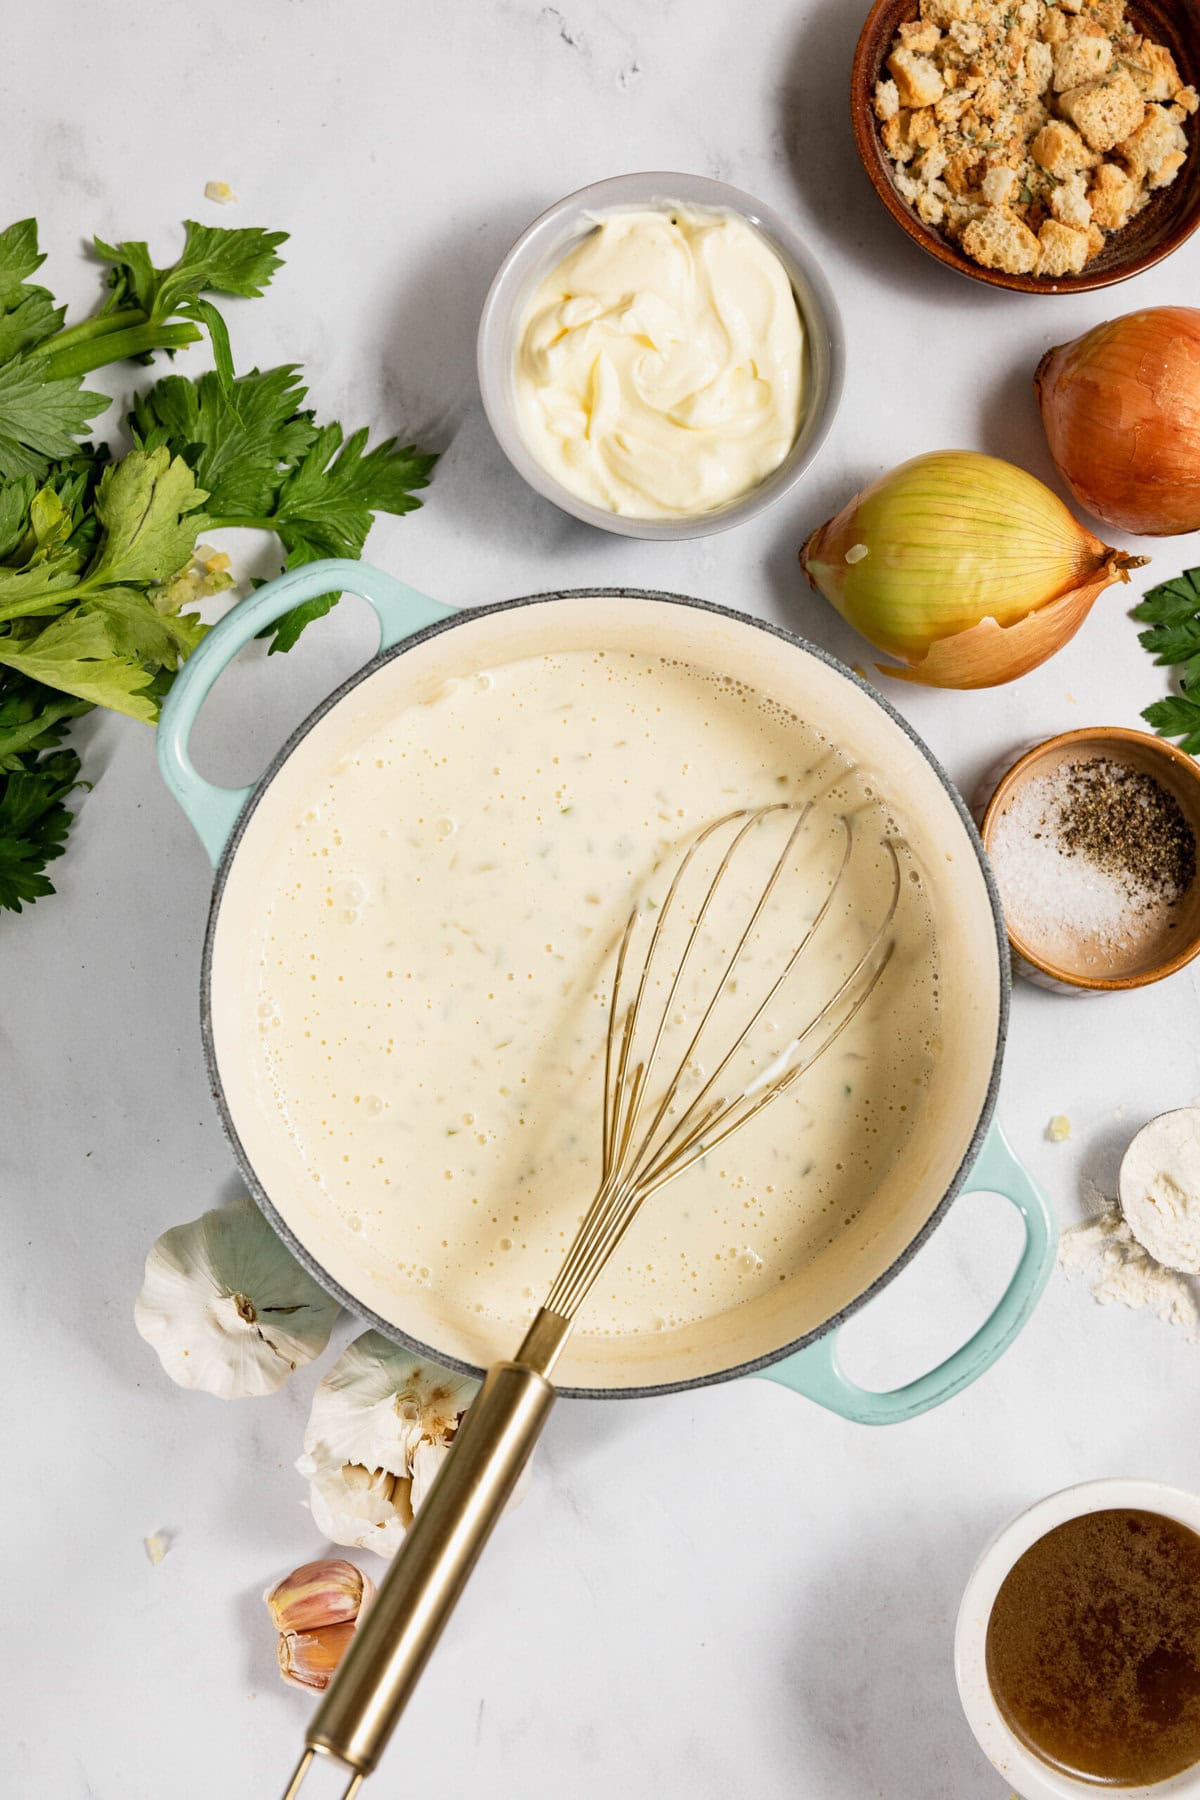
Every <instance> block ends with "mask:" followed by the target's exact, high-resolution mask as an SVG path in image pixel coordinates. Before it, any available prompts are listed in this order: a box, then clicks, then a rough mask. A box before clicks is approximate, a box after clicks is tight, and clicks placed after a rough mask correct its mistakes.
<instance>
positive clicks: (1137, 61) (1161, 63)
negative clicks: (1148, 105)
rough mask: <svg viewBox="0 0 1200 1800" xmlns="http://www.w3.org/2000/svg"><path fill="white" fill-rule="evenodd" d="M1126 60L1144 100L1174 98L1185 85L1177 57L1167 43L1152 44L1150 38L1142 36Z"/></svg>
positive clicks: (1126, 64)
mask: <svg viewBox="0 0 1200 1800" xmlns="http://www.w3.org/2000/svg"><path fill="white" fill-rule="evenodd" d="M1124 60H1125V66H1126V68H1127V69H1128V70H1129V73H1130V74H1131V75H1132V76H1133V79H1134V80H1135V81H1136V82H1137V84H1138V89H1139V91H1140V93H1141V96H1142V98H1143V100H1173V99H1174V98H1175V96H1176V94H1177V93H1178V92H1179V90H1180V88H1181V87H1182V86H1183V82H1182V81H1181V80H1180V77H1179V70H1178V69H1177V68H1176V67H1175V58H1174V57H1173V56H1172V55H1171V52H1170V51H1169V50H1168V49H1167V46H1166V45H1165V44H1152V43H1151V42H1150V41H1149V39H1148V38H1142V39H1141V40H1140V41H1139V43H1138V46H1137V48H1136V50H1134V51H1133V52H1132V53H1131V54H1130V55H1129V56H1127V57H1126V58H1125V59H1124Z"/></svg>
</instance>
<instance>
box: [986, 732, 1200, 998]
mask: <svg viewBox="0 0 1200 1800" xmlns="http://www.w3.org/2000/svg"><path fill="white" fill-rule="evenodd" d="M1100 756H1104V757H1108V758H1109V759H1111V760H1112V761H1113V762H1121V763H1125V764H1127V765H1128V766H1129V767H1131V768H1134V769H1139V770H1141V771H1143V772H1144V773H1145V774H1147V775H1152V776H1153V777H1154V779H1155V781H1157V782H1158V783H1159V784H1160V785H1161V786H1162V787H1164V788H1165V789H1166V790H1167V792H1168V793H1170V794H1172V795H1173V796H1174V798H1175V800H1176V801H1177V802H1178V804H1179V808H1180V810H1181V812H1182V813H1183V816H1184V818H1185V819H1186V820H1187V822H1188V824H1189V825H1190V826H1191V829H1192V833H1193V835H1194V837H1195V839H1196V845H1197V853H1198V855H1200V763H1197V762H1196V761H1195V760H1194V759H1193V758H1192V757H1190V756H1186V755H1185V754H1184V752H1183V751H1182V750H1177V749H1176V747H1175V745H1174V744H1169V743H1167V742H1166V740H1165V739H1164V738H1159V737H1151V736H1150V734H1149V732H1146V731H1129V730H1127V729H1126V728H1125V727H1124V726H1120V725H1097V726H1092V727H1088V728H1086V729H1084V730H1082V731H1064V732H1060V734H1059V735H1058V737H1052V738H1047V739H1046V741H1045V743H1042V744H1035V745H1034V747H1033V749H1032V750H1027V751H1026V752H1025V754H1024V755H1023V756H1022V757H1020V758H1019V760H1018V761H1017V762H1015V763H1014V764H1013V765H1012V767H1011V768H1010V769H1009V771H1008V773H1007V774H1006V775H1004V776H1002V777H1001V779H1000V782H999V784H998V786H997V787H996V789H995V791H994V793H993V794H992V797H991V799H990V800H989V801H988V803H987V807H986V809H985V811H984V815H983V822H982V824H981V825H980V836H981V837H982V838H983V847H984V849H985V850H986V851H987V852H988V854H989V856H990V855H991V847H992V838H993V836H994V834H995V830H996V825H997V822H998V821H999V819H1000V816H1001V814H1002V813H1003V812H1004V811H1005V809H1006V808H1007V806H1008V804H1009V802H1010V801H1011V800H1012V798H1013V796H1014V794H1015V793H1016V792H1017V790H1018V789H1019V788H1021V787H1022V786H1024V784H1025V782H1026V781H1028V780H1029V778H1030V777H1031V776H1033V775H1048V774H1050V773H1051V772H1052V771H1053V770H1054V769H1055V768H1057V767H1058V765H1059V764H1060V763H1064V762H1086V761H1088V760H1089V759H1091V758H1094V757H1100ZM1001 899H1003V892H1002V893H1001ZM1008 941H1009V943H1010V945H1011V946H1012V949H1013V953H1014V956H1015V957H1016V959H1017V966H1018V972H1019V973H1021V974H1024V975H1026V976H1028V978H1029V979H1030V980H1031V981H1033V982H1034V983H1036V985H1037V986H1039V987H1048V988H1053V989H1054V990H1055V991H1056V992H1059V993H1093V994H1095V993H1111V992H1113V991H1114V990H1118V989H1125V988H1138V987H1149V985H1150V983H1151V982H1153V981H1162V980H1163V978H1164V977H1165V976H1167V975H1174V974H1175V973H1176V972H1177V970H1179V969H1182V968H1183V967H1184V966H1185V965H1186V964H1187V963H1190V962H1191V960H1192V958H1193V957H1194V956H1196V955H1200V873H1197V875H1196V876H1195V877H1194V879H1193V881H1192V885H1191V887H1190V888H1189V889H1188V891H1187V893H1186V894H1185V895H1184V896H1183V897H1182V899H1181V900H1180V901H1179V903H1178V907H1177V911H1176V915H1175V921H1174V923H1173V925H1172V926H1171V927H1169V928H1168V929H1167V930H1164V931H1163V932H1161V933H1160V934H1159V935H1158V937H1157V938H1154V939H1151V940H1150V941H1149V942H1148V943H1143V944H1141V945H1139V946H1137V947H1135V948H1133V949H1129V950H1114V951H1112V952H1110V953H1109V955H1108V958H1107V960H1106V961H1105V962H1103V963H1097V962H1096V961H1094V960H1093V961H1089V962H1088V963H1087V964H1086V965H1085V964H1084V963H1082V962H1080V963H1079V964H1077V965H1076V964H1071V963H1063V962H1054V961H1052V960H1051V958H1050V957H1049V956H1047V955H1046V953H1045V951H1044V950H1042V949H1040V948H1039V947H1038V946H1037V945H1036V944H1030V943H1027V942H1026V940H1025V939H1024V938H1022V937H1020V936H1018V934H1017V933H1016V932H1015V931H1014V930H1013V929H1012V927H1011V926H1009V927H1008ZM1097 970H1099V971H1100V972H1099V973H1097Z"/></svg>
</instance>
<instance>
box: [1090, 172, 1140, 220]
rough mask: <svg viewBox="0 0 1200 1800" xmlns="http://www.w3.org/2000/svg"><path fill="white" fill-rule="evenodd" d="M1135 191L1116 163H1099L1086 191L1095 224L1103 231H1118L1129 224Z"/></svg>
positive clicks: (1128, 178)
mask: <svg viewBox="0 0 1200 1800" xmlns="http://www.w3.org/2000/svg"><path fill="white" fill-rule="evenodd" d="M1136 191H1137V190H1136V188H1135V186H1134V184H1133V182H1132V180H1131V179H1130V177H1129V176H1128V175H1127V174H1126V173H1125V171H1124V169H1121V168H1118V167H1117V165H1116V163H1110V162H1105V163H1101V164H1100V167H1099V168H1098V169H1097V170H1096V172H1095V174H1094V175H1093V176H1092V185H1091V186H1090V187H1089V189H1088V204H1089V206H1090V207H1091V209H1092V218H1093V220H1094V221H1095V223H1096V224H1097V225H1100V226H1102V227H1103V228H1104V230H1105V231H1120V229H1121V227H1122V225H1125V224H1128V222H1129V214H1130V212H1131V211H1132V208H1133V197H1134V194H1135V193H1136Z"/></svg>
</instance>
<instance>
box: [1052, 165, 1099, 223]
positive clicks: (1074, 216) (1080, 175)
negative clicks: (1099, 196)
mask: <svg viewBox="0 0 1200 1800" xmlns="http://www.w3.org/2000/svg"><path fill="white" fill-rule="evenodd" d="M1050 212H1051V214H1052V215H1053V217H1054V218H1056V219H1057V220H1058V222H1059V224H1060V225H1073V226H1074V227H1075V230H1076V231H1086V230H1087V228H1088V226H1089V225H1090V224H1091V222H1092V207H1091V202H1090V201H1089V200H1088V197H1087V176H1086V175H1085V173H1084V172H1083V170H1082V169H1080V170H1078V171H1077V172H1076V173H1075V174H1074V175H1069V176H1068V177H1067V179H1066V181H1060V182H1059V184H1058V186H1057V187H1056V188H1055V189H1054V192H1053V193H1052V194H1051V196H1050Z"/></svg>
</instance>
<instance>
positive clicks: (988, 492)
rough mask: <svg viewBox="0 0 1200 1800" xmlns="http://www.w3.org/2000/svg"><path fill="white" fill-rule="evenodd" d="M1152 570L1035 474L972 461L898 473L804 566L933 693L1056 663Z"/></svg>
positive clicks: (853, 507)
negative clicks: (1114, 588) (1133, 578)
mask: <svg viewBox="0 0 1200 1800" xmlns="http://www.w3.org/2000/svg"><path fill="white" fill-rule="evenodd" d="M1146 560H1147V559H1146V558H1145V557H1144V556H1125V555H1123V554H1122V553H1121V552H1120V551H1118V550H1112V549H1109V547H1108V546H1107V545H1105V544H1102V543H1101V542H1100V540H1099V538H1096V537H1093V536H1092V534H1091V532H1090V531H1087V530H1085V529H1084V527H1083V526H1082V525H1080V523H1079V522H1078V520H1077V519H1076V518H1074V516H1073V515H1072V514H1071V512H1070V511H1069V510H1068V508H1067V507H1065V506H1064V505H1063V503H1062V501H1061V500H1060V499H1059V498H1058V496H1057V495H1056V494H1052V493H1051V492H1050V489H1049V488H1048V487H1046V486H1045V485H1044V484H1043V483H1042V482H1040V481H1038V480H1037V479H1036V477H1035V476H1033V475H1030V474H1027V473H1026V471H1025V470H1024V469H1018V468H1017V467H1016V466H1015V465H1014V464H1013V463H1009V462H1002V461H1001V460H1000V458H999V457H995V456H984V455H982V454H981V453H980V452H979V451H976V450H935V451H933V452H931V453H930V454H929V455H927V456H915V457H914V458H913V459H912V461H911V462H906V463H901V465H900V467H899V468H898V469H893V470H892V471H891V473H890V474H889V475H884V476H881V477H880V479H879V480H878V481H876V482H873V483H872V484H871V486H870V487H868V488H864V489H863V491H862V493H861V494H856V495H855V496H854V498H853V500H851V501H850V502H849V503H848V504H847V505H846V506H844V507H843V508H842V510H841V512H840V513H838V515H837V517H836V518H834V519H830V520H829V521H828V522H827V523H826V524H824V525H822V526H821V528H820V529H819V530H818V531H814V532H813V534H812V536H811V537H810V538H809V540H808V542H807V543H806V544H805V546H804V548H803V550H802V551H801V552H800V561H801V564H802V566H803V569H804V573H805V574H806V575H807V577H808V579H809V582H810V584H811V585H812V586H813V587H815V588H817V589H818V590H819V591H820V592H821V593H822V594H824V596H825V598H826V599H827V600H829V601H831V602H832V604H833V605H834V606H836V608H837V610H838V611H839V612H840V613H841V615H842V617H843V618H844V619H846V620H848V621H849V623H850V624H851V625H853V626H854V628H855V630H857V631H861V632H862V634H863V636H864V637H865V638H868V639H869V640H870V641H871V643H872V644H874V645H875V646H876V647H877V648H878V649H880V650H886V651H888V652H889V653H890V654H891V655H892V656H896V657H899V658H900V660H901V662H902V663H904V664H905V665H907V666H905V667H903V668H897V667H896V666H895V665H893V664H887V665H885V664H880V665H879V666H880V667H881V668H882V669H883V670H884V673H885V674H888V675H894V676H895V677H896V678H897V679H898V680H901V681H918V682H923V683H924V684H926V685H927V686H929V687H953V688H978V687H996V686H998V685H999V684H1000V683H1001V682H1005V681H1014V680H1015V679H1016V677H1017V676H1018V675H1024V674H1025V673H1026V672H1027V671H1028V670H1030V669H1034V668H1036V667H1037V665H1038V664H1039V663H1042V662H1045V661H1046V658H1047V657H1049V656H1053V655H1054V652H1055V651H1056V650H1060V649H1061V648H1062V646H1063V645H1064V644H1065V643H1066V642H1067V640H1068V638H1071V637H1073V636H1074V635H1075V633H1076V632H1077V631H1078V629H1079V627H1080V626H1081V625H1082V623H1083V621H1084V619H1085V618H1086V617H1087V615H1088V612H1089V611H1090V609H1091V606H1092V604H1093V602H1094V601H1095V600H1096V598H1097V596H1098V595H1099V594H1101V593H1103V591H1104V589H1105V588H1106V587H1108V586H1109V585H1110V584H1111V583H1112V582H1114V581H1128V579H1129V575H1128V571H1129V570H1130V569H1131V568H1137V567H1138V566H1139V565H1140V564H1142V563H1144V562H1145V561H1146Z"/></svg>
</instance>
